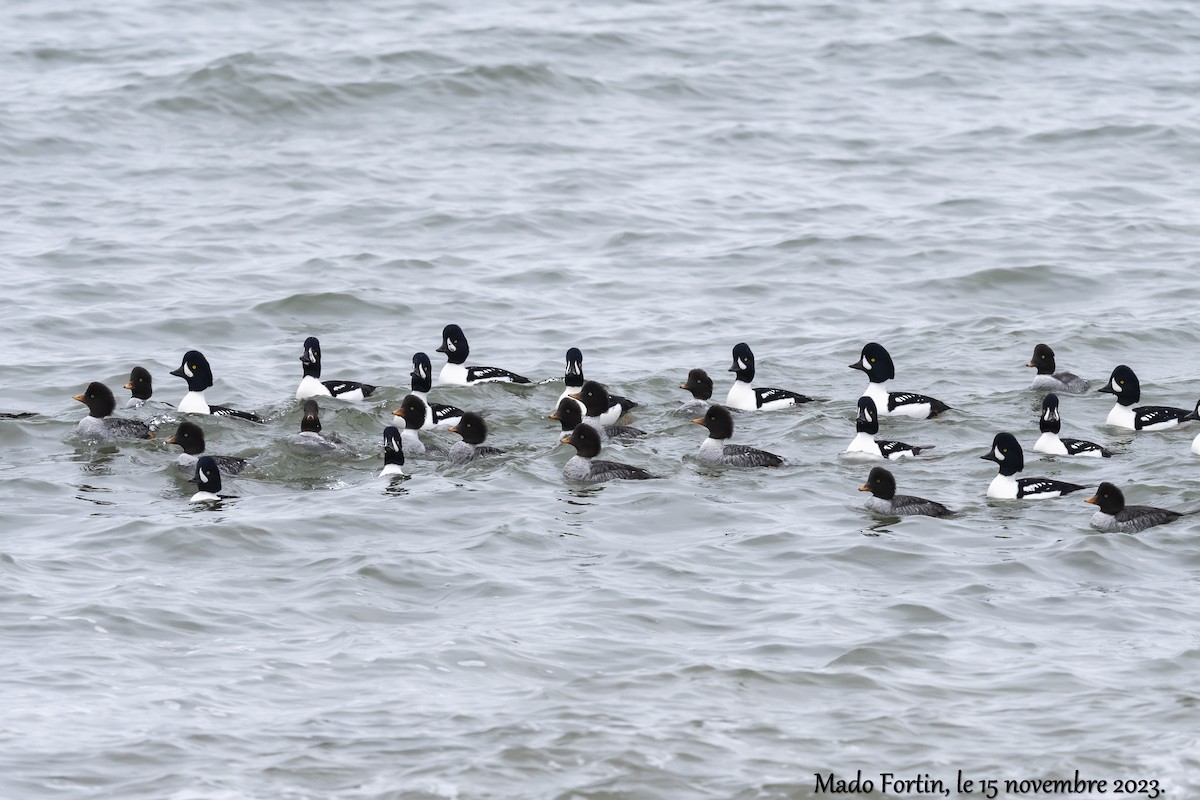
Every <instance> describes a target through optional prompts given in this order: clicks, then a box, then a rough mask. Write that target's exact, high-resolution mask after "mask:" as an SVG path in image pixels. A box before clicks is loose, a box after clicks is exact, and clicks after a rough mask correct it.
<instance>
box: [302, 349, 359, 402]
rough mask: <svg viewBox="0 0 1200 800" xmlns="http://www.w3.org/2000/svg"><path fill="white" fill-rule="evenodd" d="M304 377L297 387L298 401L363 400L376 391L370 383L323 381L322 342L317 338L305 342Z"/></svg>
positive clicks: (303, 357)
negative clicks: (312, 399)
mask: <svg viewBox="0 0 1200 800" xmlns="http://www.w3.org/2000/svg"><path fill="white" fill-rule="evenodd" d="M300 363H301V365H303V369H304V375H303V377H301V378H300V385H299V386H297V387H296V399H297V400H306V399H308V398H309V397H336V398H338V399H339V400H363V399H365V398H368V397H370V396H371V393H372V392H374V391H375V388H376V387H374V386H372V385H371V384H369V383H359V382H358V381H323V380H321V342H320V341H318V340H317V337H315V336H309V337H308V338H307V339H305V340H304V352H303V353H301V355H300Z"/></svg>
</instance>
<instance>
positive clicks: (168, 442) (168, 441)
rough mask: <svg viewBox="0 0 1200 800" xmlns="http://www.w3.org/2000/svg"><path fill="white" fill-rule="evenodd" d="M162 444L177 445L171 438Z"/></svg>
mask: <svg viewBox="0 0 1200 800" xmlns="http://www.w3.org/2000/svg"><path fill="white" fill-rule="evenodd" d="M164 444H178V442H176V441H175V437H174V436H172V437H171V438H170V439H167V440H166V441H165V442H164Z"/></svg>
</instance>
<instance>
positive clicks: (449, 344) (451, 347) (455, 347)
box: [446, 339, 458, 353]
mask: <svg viewBox="0 0 1200 800" xmlns="http://www.w3.org/2000/svg"><path fill="white" fill-rule="evenodd" d="M446 349H447V350H449V351H450V352H451V353H457V352H458V345H456V344H455V343H454V340H453V339H447V340H446Z"/></svg>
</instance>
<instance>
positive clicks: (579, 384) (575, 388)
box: [558, 347, 637, 425]
mask: <svg viewBox="0 0 1200 800" xmlns="http://www.w3.org/2000/svg"><path fill="white" fill-rule="evenodd" d="M563 382H564V383H565V384H566V388H564V389H563V392H562V394H560V395H559V396H558V399H559V400H562V399H563V398H565V397H570V396H571V395H573V394H576V393H578V392H579V391H580V390H581V389H582V388H583V383H584V380H583V352H582V351H580V349H579V348H578V347H572V348H571V349H569V350H567V370H566V372H565V373H564V375H563ZM576 402H579V407H580V408H582V407H583V403H582V402H581V401H576ZM608 403H609V405H608V408H606V409H605V410H604V413H603V414H601V415H600V421H601V422H602V423H604V424H605V425H616V424H617V423H618V422H620V421H621V419H622V418H623V417H624V416H625V415H626V414H628V413H629V411H630V410H632V409H634V408H636V407H637V403H635V402H634V401H632V400H630V399H629V398H628V397H621V396H620V395H616V394H609V396H608Z"/></svg>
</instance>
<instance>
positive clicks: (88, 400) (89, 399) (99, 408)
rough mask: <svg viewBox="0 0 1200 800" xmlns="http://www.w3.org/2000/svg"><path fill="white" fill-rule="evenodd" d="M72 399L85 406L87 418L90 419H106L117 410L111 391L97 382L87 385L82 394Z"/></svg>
mask: <svg viewBox="0 0 1200 800" xmlns="http://www.w3.org/2000/svg"><path fill="white" fill-rule="evenodd" d="M74 399H76V400H78V401H79V402H81V403H83V404H84V405H85V406H87V407H88V416H92V417H101V418H103V417H107V416H108V415H109V414H111V413H113V411H115V410H116V408H117V400H116V398H115V397H113V393H112V389H109V388H108V387H107V386H105V385H104V384H103V383H100V382H99V381H92V382H91V383H89V384H88V387H87V389H85V390H84V392H83V394H77V395H75V398H74Z"/></svg>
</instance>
